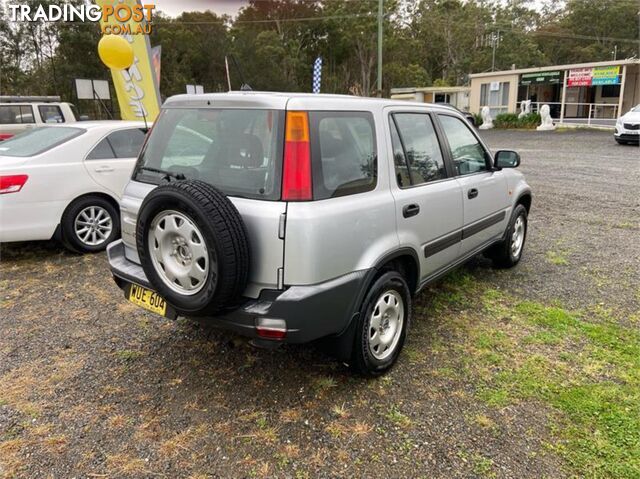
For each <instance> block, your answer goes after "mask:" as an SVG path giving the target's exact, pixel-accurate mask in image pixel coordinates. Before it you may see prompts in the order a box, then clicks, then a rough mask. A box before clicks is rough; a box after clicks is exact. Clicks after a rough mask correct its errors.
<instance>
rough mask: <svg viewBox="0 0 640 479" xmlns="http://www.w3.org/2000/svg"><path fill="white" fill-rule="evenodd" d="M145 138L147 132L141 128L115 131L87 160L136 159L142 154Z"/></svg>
mask: <svg viewBox="0 0 640 479" xmlns="http://www.w3.org/2000/svg"><path fill="white" fill-rule="evenodd" d="M144 137H145V131H144V130H142V129H140V128H132V129H130V130H118V131H114V132H113V133H110V134H109V135H108V136H107V137H105V138H104V139H103V140H102V141H101V142H100V143H98V144H97V145H96V147H95V148H94V149H93V150H91V152H90V153H89V155H88V156H87V160H107V159H113V158H135V157H137V156H138V153H140V148H142V144H143V143H144Z"/></svg>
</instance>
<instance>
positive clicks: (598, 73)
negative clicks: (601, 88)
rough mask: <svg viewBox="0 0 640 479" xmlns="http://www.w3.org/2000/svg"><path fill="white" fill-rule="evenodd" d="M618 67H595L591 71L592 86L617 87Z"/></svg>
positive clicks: (618, 80)
mask: <svg viewBox="0 0 640 479" xmlns="http://www.w3.org/2000/svg"><path fill="white" fill-rule="evenodd" d="M619 74H620V67H597V68H594V69H593V80H592V81H591V84H592V85H617V84H618V83H620V77H619V76H618V75H619Z"/></svg>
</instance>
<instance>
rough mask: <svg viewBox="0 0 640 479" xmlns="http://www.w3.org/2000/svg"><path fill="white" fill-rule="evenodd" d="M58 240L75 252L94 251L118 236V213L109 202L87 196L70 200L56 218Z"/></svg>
mask: <svg viewBox="0 0 640 479" xmlns="http://www.w3.org/2000/svg"><path fill="white" fill-rule="evenodd" d="M60 226H61V229H62V235H61V239H62V243H63V244H64V246H65V247H66V248H67V249H69V250H71V251H73V252H75V253H97V252H99V251H103V250H104V249H105V248H106V247H107V245H109V243H111V242H112V241H115V240H116V239H118V238H119V237H120V215H119V212H118V210H117V208H116V207H115V206H113V204H112V203H111V202H110V201H109V200H107V199H105V198H103V197H100V196H95V195H88V196H83V197H82V198H78V199H77V200H75V201H74V202H73V203H71V204H70V205H69V206H68V207H67V209H66V210H65V212H64V214H63V215H62V220H61V221H60Z"/></svg>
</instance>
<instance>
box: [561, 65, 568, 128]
mask: <svg viewBox="0 0 640 479" xmlns="http://www.w3.org/2000/svg"><path fill="white" fill-rule="evenodd" d="M567 76H569V70H565V71H564V76H563V79H562V100H561V102H560V123H562V122H563V121H564V103H565V100H566V99H567Z"/></svg>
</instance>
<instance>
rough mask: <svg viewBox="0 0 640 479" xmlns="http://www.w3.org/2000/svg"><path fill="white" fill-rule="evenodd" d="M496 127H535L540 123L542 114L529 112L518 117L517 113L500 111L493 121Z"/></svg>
mask: <svg viewBox="0 0 640 479" xmlns="http://www.w3.org/2000/svg"><path fill="white" fill-rule="evenodd" d="M493 124H494V125H495V127H496V128H526V129H533V128H535V127H537V126H538V125H539V124H540V115H539V114H537V113H529V114H528V115H525V116H523V117H522V118H518V114H517V113H500V114H499V115H497V116H496V119H495V120H494V121H493Z"/></svg>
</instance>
